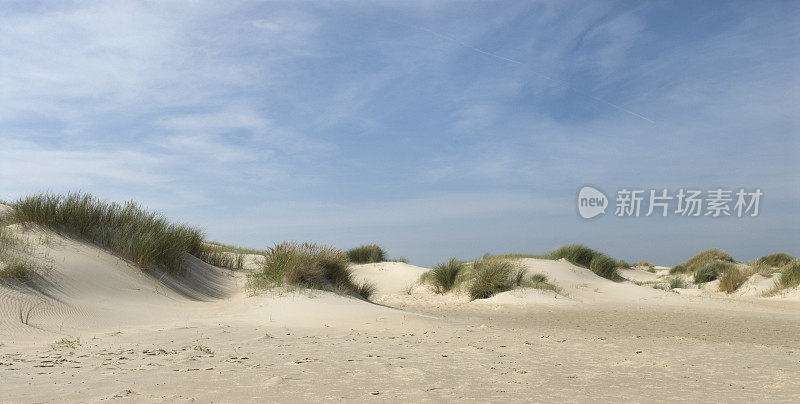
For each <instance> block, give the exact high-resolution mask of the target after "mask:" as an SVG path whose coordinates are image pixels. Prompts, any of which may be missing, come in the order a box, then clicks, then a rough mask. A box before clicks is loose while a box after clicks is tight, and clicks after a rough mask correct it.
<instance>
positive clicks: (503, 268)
mask: <svg viewBox="0 0 800 404" xmlns="http://www.w3.org/2000/svg"><path fill="white" fill-rule="evenodd" d="M517 271H518V268H517V267H516V265H514V264H513V263H512V262H510V261H506V260H502V259H496V258H488V259H482V260H479V261H475V262H474V263H473V264H472V279H471V282H470V285H469V297H470V299H472V300H475V299H486V298H489V297H492V296H494V295H495V294H497V293H501V292H505V291H507V290H511V289H513V288H514V286H515V284H516V282H515V279H513V278H512V276H513V277H516V274H517V273H518V272H517Z"/></svg>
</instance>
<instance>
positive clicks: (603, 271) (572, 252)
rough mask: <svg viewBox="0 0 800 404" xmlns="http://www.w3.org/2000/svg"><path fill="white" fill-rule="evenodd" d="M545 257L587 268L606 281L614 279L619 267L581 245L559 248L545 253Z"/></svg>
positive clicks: (607, 258)
mask: <svg viewBox="0 0 800 404" xmlns="http://www.w3.org/2000/svg"><path fill="white" fill-rule="evenodd" d="M545 257H547V258H549V259H555V260H557V259H561V258H564V259H566V260H567V261H569V262H571V263H573V264H575V265H580V266H583V267H586V268H589V269H590V270H592V272H594V273H595V274H597V275H599V276H602V277H604V278H607V279H615V278H616V276H617V268H618V267H619V263H618V261H615V260H614V259H612V258H611V257H609V256H608V255H605V254H603V253H601V252H599V251H596V250H593V249H591V248H589V247H586V246H585V245H581V244H570V245H565V246H562V247H559V248H557V249H555V250H553V251H551V252H549V253H547V254H546V255H545Z"/></svg>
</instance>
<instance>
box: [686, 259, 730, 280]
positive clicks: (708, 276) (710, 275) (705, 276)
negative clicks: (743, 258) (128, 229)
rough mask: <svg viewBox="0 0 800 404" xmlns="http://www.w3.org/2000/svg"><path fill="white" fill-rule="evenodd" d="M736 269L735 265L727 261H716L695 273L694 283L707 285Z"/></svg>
mask: <svg viewBox="0 0 800 404" xmlns="http://www.w3.org/2000/svg"><path fill="white" fill-rule="evenodd" d="M733 269H735V268H734V266H733V264H732V263H730V262H726V261H716V262H714V263H712V264H710V265H708V266H706V267H704V268H701V269H699V270H697V271H695V273H694V283H696V284H699V283H706V282H711V281H713V280H716V279H717V278H719V277H720V275H722V274H723V273H724V272H726V271H729V270H733Z"/></svg>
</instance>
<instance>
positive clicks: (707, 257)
mask: <svg viewBox="0 0 800 404" xmlns="http://www.w3.org/2000/svg"><path fill="white" fill-rule="evenodd" d="M717 262H728V263H735V262H736V260H735V259H733V257H731V256H730V255H728V253H726V252H725V251H722V250H719V249H716V248H712V249H709V250H706V251H703V252H701V253H699V254H697V255H695V256H694V257H692V258H689V260H687V261H686V262H685V263H683V264H682V265H683V266H684V267H685V268H686V269H687V270H688V271H690V272H697V271H698V270H701V269H704V268H706V267H708V266H709V265H712V264H715V263H717Z"/></svg>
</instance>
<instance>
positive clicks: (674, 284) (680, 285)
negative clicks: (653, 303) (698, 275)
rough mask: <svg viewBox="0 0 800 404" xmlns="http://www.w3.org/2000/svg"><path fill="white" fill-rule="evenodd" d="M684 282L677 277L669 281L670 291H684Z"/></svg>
mask: <svg viewBox="0 0 800 404" xmlns="http://www.w3.org/2000/svg"><path fill="white" fill-rule="evenodd" d="M686 286H687V285H686V280H684V279H683V278H682V277H680V276H678V277H675V278H672V279H670V280H669V288H670V289H686Z"/></svg>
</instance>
